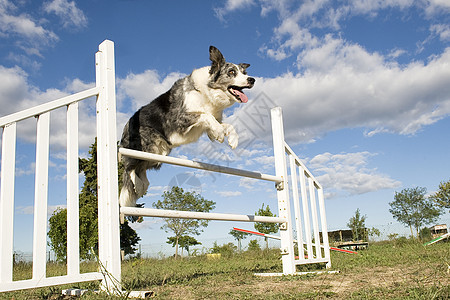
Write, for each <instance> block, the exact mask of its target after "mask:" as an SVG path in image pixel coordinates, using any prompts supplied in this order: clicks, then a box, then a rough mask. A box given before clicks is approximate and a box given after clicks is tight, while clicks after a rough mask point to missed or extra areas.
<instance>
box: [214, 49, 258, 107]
mask: <svg viewBox="0 0 450 300" xmlns="http://www.w3.org/2000/svg"><path fill="white" fill-rule="evenodd" d="M209 59H210V60H211V68H210V71H209V74H210V81H209V83H208V86H209V87H210V88H213V89H220V90H222V91H223V92H224V93H225V94H226V95H227V96H228V97H229V98H230V100H234V101H236V102H239V103H246V102H247V101H248V97H247V95H245V94H244V92H243V91H242V90H243V89H245V88H247V89H250V88H252V87H253V85H254V84H255V78H253V77H250V76H248V75H247V68H248V67H250V65H249V64H245V63H241V64H238V65H236V64H233V63H229V62H226V61H225V58H224V57H223V55H222V53H220V51H219V49H217V48H216V47H214V46H210V47H209Z"/></svg>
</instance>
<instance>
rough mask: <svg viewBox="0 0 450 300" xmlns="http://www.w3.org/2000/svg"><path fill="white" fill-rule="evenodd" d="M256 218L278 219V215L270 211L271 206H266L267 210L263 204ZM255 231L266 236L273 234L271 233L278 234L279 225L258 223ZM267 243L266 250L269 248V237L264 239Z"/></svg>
mask: <svg viewBox="0 0 450 300" xmlns="http://www.w3.org/2000/svg"><path fill="white" fill-rule="evenodd" d="M255 215H256V216H266V217H276V214H273V213H272V212H271V211H270V207H269V205H267V206H266V208H264V203H263V204H262V206H261V208H260V209H258V211H257V212H255ZM254 226H255V229H256V230H257V231H259V232H261V233H265V234H271V233H276V232H278V227H279V225H278V224H277V223H260V222H256V223H255V225H254ZM264 239H265V241H266V249H268V248H269V239H268V238H267V237H265V238H264Z"/></svg>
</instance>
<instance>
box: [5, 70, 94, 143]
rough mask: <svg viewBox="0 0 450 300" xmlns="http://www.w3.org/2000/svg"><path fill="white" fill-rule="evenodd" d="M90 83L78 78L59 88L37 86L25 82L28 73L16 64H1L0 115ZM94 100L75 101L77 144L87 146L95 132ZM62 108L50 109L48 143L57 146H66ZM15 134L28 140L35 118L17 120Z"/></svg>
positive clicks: (33, 136)
mask: <svg viewBox="0 0 450 300" xmlns="http://www.w3.org/2000/svg"><path fill="white" fill-rule="evenodd" d="M92 86H93V83H84V82H82V81H80V80H79V79H75V80H72V81H69V80H67V83H66V87H65V88H64V89H62V90H59V89H48V90H45V91H42V90H40V89H39V88H38V87H36V86H34V85H32V84H30V83H29V82H28V74H27V73H26V72H25V71H24V70H22V69H21V68H19V67H14V68H5V67H3V66H0V105H1V107H2V112H1V116H0V117H3V116H6V115H8V114H11V113H14V112H18V111H21V110H24V109H28V108H31V107H34V106H37V105H40V104H43V103H46V102H49V101H52V100H56V99H58V98H61V97H64V96H67V95H69V94H72V93H75V92H79V91H81V90H84V89H86V88H89V87H92ZM95 113H96V111H95V101H93V99H87V100H85V101H82V102H80V104H79V143H80V147H88V146H89V145H91V144H92V143H93V142H94V137H95V136H96V127H95V126H94V127H92V124H95V118H96V115H95ZM66 120H67V118H66V109H65V108H60V109H58V110H55V111H53V112H52V113H51V119H50V130H51V131H50V143H51V144H52V145H53V146H56V147H57V148H64V147H65V146H66V127H67V126H66ZM17 128H18V130H17V132H18V133H17V137H18V138H20V139H23V140H25V141H28V142H35V140H36V121H35V120H34V118H31V119H28V120H25V121H21V122H19V124H18V126H17Z"/></svg>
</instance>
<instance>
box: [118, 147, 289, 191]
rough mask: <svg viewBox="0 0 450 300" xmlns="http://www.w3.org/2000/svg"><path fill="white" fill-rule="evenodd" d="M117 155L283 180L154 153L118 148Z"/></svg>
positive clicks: (244, 175) (269, 179)
mask: <svg viewBox="0 0 450 300" xmlns="http://www.w3.org/2000/svg"><path fill="white" fill-rule="evenodd" d="M119 153H120V154H122V155H125V156H129V157H132V158H137V159H141V160H151V161H159V162H162V163H167V164H172V165H177V166H184V167H189V168H195V169H201V170H207V171H213V172H219V173H225V174H231V175H237V176H242V177H248V178H254V179H261V180H267V181H273V182H276V183H280V182H282V181H283V178H282V177H280V176H274V175H268V174H261V173H259V172H253V171H246V170H240V169H234V168H229V167H224V166H219V165H213V164H208V163H204V162H198V161H192V160H188V159H182V158H176V157H171V156H164V155H158V154H154V153H148V152H142V151H137V150H132V149H126V148H120V149H119Z"/></svg>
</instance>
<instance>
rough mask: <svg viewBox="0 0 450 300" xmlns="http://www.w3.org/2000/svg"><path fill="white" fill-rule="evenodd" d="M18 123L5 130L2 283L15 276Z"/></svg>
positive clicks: (0, 247)
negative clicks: (15, 180)
mask: <svg viewBox="0 0 450 300" xmlns="http://www.w3.org/2000/svg"><path fill="white" fill-rule="evenodd" d="M15 165H16V123H15V122H14V123H11V124H9V125H6V126H5V127H4V128H3V136H2V170H1V186H0V241H1V245H0V282H1V283H4V282H11V281H12V274H13V224H14V222H13V218H14V179H15Z"/></svg>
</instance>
